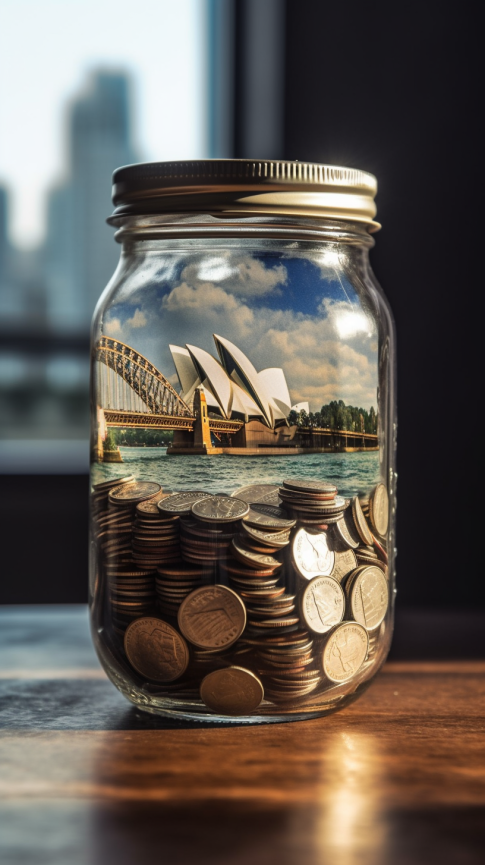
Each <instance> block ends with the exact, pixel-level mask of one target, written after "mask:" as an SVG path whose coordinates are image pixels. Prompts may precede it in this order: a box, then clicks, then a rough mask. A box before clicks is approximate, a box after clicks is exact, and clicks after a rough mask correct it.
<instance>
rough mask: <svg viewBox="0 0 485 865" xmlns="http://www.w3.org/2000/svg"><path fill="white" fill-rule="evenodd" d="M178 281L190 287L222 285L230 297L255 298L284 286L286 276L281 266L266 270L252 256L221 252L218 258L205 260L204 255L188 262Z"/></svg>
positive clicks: (284, 269) (284, 268) (216, 256)
mask: <svg viewBox="0 0 485 865" xmlns="http://www.w3.org/2000/svg"><path fill="white" fill-rule="evenodd" d="M181 278H182V279H183V280H184V281H185V282H187V283H189V284H190V285H197V284H200V283H203V284H207V283H208V282H211V283H213V284H216V285H220V284H221V283H222V284H223V287H227V288H228V289H229V290H230V292H231V294H232V295H241V296H242V297H258V296H262V295H265V294H268V293H269V292H272V291H274V290H275V289H276V288H277V287H278V286H280V285H286V283H287V281H288V273H287V270H286V267H284V266H283V265H282V264H278V265H276V267H266V266H265V264H264V263H263V262H262V261H260V260H259V259H257V258H254V257H253V256H252V255H244V254H240V255H238V254H236V255H235V254H234V252H233V251H227V252H226V251H220V252H218V253H217V255H213V256H210V257H207V254H205V255H204V256H201V257H200V258H199V259H196V260H195V261H193V262H191V263H190V264H189V265H187V267H185V268H184V270H183V271H182V276H181Z"/></svg>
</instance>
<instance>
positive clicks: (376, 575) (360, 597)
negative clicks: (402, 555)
mask: <svg viewBox="0 0 485 865" xmlns="http://www.w3.org/2000/svg"><path fill="white" fill-rule="evenodd" d="M347 594H348V598H349V608H350V611H351V613H352V617H353V618H354V619H355V620H356V622H359V623H360V624H361V625H363V626H364V627H365V628H367V630H368V631H372V630H374V628H378V627H379V625H380V624H381V622H382V620H383V619H384V616H385V615H386V612H387V606H388V603H389V590H388V588H387V580H386V578H385V576H384V574H383V573H382V571H381V569H380V568H378V567H376V566H375V565H370V566H369V567H363V568H359V569H358V571H357V572H356V573H355V575H354V576H353V577H352V581H351V583H350V585H349V587H348V589H347Z"/></svg>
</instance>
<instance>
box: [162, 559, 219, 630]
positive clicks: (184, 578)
mask: <svg viewBox="0 0 485 865" xmlns="http://www.w3.org/2000/svg"><path fill="white" fill-rule="evenodd" d="M211 581H212V569H211V568H204V567H203V566H201V565H191V564H188V563H187V562H180V561H174V562H172V563H169V564H166V565H160V566H159V567H158V568H157V574H156V577H155V584H156V590H157V598H158V607H159V610H160V612H161V613H162V615H163V616H167V617H168V618H174V617H175V616H176V615H177V612H178V610H179V607H180V605H181V603H182V602H183V601H184V600H185V598H186V597H187V595H190V593H191V592H193V591H195V589H198V588H200V587H201V586H203V585H204V584H208V583H210V582H211Z"/></svg>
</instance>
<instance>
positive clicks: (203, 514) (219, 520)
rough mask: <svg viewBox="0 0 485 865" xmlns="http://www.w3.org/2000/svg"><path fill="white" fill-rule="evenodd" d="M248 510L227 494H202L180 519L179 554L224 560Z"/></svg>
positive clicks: (192, 559) (194, 558)
mask: <svg viewBox="0 0 485 865" xmlns="http://www.w3.org/2000/svg"><path fill="white" fill-rule="evenodd" d="M194 495H197V494H194ZM199 496H200V494H199ZM248 510H249V506H248V505H245V504H244V503H243V502H241V501H239V500H235V499H231V498H229V497H228V496H211V495H205V496H204V498H199V499H198V500H196V501H194V502H193V503H192V506H191V512H190V516H189V515H187V516H186V517H185V518H184V519H183V520H182V531H181V553H182V558H183V559H185V561H187V562H193V563H200V562H203V563H204V564H207V565H211V564H212V565H215V564H216V563H217V562H219V561H221V560H224V559H225V558H226V556H227V553H228V550H229V547H230V545H231V541H232V539H233V538H234V536H235V535H237V533H238V531H239V523H240V520H241V518H242V517H243V516H244V515H245V514H246V513H247V511H248Z"/></svg>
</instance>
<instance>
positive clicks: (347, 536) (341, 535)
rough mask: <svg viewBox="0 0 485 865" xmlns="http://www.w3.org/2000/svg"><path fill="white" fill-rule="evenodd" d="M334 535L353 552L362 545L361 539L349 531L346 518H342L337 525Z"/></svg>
mask: <svg viewBox="0 0 485 865" xmlns="http://www.w3.org/2000/svg"><path fill="white" fill-rule="evenodd" d="M334 534H335V536H336V537H337V538H338V539H339V540H340V541H342V542H343V543H344V544H345V546H346V547H350V548H351V549H353V550H356V549H357V547H358V546H359V544H360V540H359V538H358V537H356V536H355V534H354V533H352V531H351V530H350V529H349V526H348V525H347V521H346V519H345V516H342V517H340V518H339V519H338V520H337V522H336V523H335V529H334Z"/></svg>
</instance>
